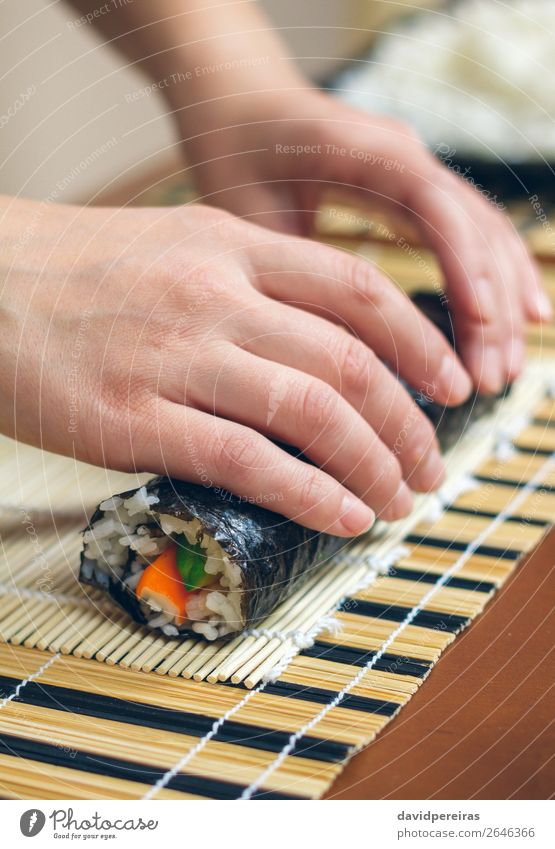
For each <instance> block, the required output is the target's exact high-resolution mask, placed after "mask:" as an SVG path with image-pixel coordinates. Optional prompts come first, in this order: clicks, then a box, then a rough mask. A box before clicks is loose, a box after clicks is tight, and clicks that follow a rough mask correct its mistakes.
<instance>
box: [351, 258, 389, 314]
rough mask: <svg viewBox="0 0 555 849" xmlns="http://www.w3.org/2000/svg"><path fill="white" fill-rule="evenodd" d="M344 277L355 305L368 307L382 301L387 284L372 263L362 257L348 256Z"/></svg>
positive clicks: (378, 304)
mask: <svg viewBox="0 0 555 849" xmlns="http://www.w3.org/2000/svg"><path fill="white" fill-rule="evenodd" d="M345 279H346V281H347V285H348V286H349V291H350V295H351V298H353V299H354V301H355V303H356V304H357V305H359V306H361V307H363V308H368V306H377V307H379V306H380V305H381V304H382V303H383V301H384V299H385V297H386V294H387V289H388V285H389V284H388V281H387V279H386V278H385V277H384V276H383V275H382V274H381V273H380V272H379V271H378V269H377V268H376V267H375V266H374V265H372V263H370V262H368V261H367V260H365V259H362V258H355V259H352V258H349V261H348V266H347V269H346V275H345Z"/></svg>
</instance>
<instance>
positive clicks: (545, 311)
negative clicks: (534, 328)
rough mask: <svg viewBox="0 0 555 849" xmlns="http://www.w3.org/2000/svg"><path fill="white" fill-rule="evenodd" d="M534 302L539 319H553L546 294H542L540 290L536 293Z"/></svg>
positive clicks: (551, 308)
mask: <svg viewBox="0 0 555 849" xmlns="http://www.w3.org/2000/svg"><path fill="white" fill-rule="evenodd" d="M534 301H535V306H536V309H537V311H538V315H539V317H540V318H541V319H542V320H543V321H550V320H551V319H552V318H553V307H552V306H551V301H550V300H549V298H548V296H547V294H546V293H545V292H542V290H541V289H540V291H539V292H537V293H536V295H535V297H534Z"/></svg>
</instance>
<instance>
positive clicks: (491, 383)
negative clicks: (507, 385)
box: [480, 345, 505, 395]
mask: <svg viewBox="0 0 555 849" xmlns="http://www.w3.org/2000/svg"><path fill="white" fill-rule="evenodd" d="M503 375H504V369H503V365H502V362H501V352H500V351H499V348H497V346H495V345H488V346H487V347H486V348H484V358H483V368H482V376H481V380H480V388H481V389H482V390H483V391H485V392H487V393H489V394H492V395H493V394H497V393H498V392H501V389H502V388H503V384H504V382H505V381H504V377H503Z"/></svg>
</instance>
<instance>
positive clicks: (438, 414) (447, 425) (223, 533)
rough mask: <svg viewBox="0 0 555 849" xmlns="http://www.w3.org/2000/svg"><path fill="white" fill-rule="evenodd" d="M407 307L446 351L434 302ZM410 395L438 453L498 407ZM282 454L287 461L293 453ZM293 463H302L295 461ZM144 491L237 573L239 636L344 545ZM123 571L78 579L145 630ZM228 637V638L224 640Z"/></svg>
mask: <svg viewBox="0 0 555 849" xmlns="http://www.w3.org/2000/svg"><path fill="white" fill-rule="evenodd" d="M413 300H414V301H415V303H416V304H417V305H418V306H419V308H420V309H422V311H423V312H424V313H425V314H426V315H427V316H428V317H429V318H431V320H432V321H433V322H434V323H435V324H437V326H438V327H439V328H440V329H441V330H442V331H443V333H444V334H445V336H446V337H447V338H448V339H449V340H450V342H451V344H453V333H452V325H451V321H450V316H449V313H448V311H447V310H446V309H445V308H444V306H443V304H442V302H441V300H440V298H439V297H438V296H437V295H429V294H427V293H418V294H417V295H415V296H414V298H413ZM409 391H410V393H411V395H412V397H413V398H414V400H415V402H416V403H417V404H418V405H419V407H420V408H421V409H422V411H423V412H424V413H425V414H426V415H427V416H428V417H429V418H430V420H431V421H432V422H433V424H434V425H435V426H436V430H437V436H438V439H439V442H440V445H441V446H442V448H444V449H445V448H447V447H449V446H450V445H452V444H453V442H455V441H456V440H457V439H458V438H459V436H460V435H461V433H462V432H463V431H464V429H465V428H466V426H467V425H468V424H469V422H470V421H472V420H474V419H475V418H477V417H478V416H481V415H483V414H484V413H485V412H488V411H489V410H490V409H492V407H493V406H494V404H495V403H496V401H497V398H495V397H484V396H477V395H473V396H471V398H469V400H468V401H466V402H465V403H464V404H461V405H460V406H457V407H452V408H445V407H443V406H442V405H440V404H436V403H434V402H433V401H432V400H430V399H428V398H426V397H424V396H423V395H422V394H421V393H420V394H419V393H417V392H416V391H415V390H413V389H410V388H409ZM288 450H290V451H292V453H293V449H288ZM295 453H296V454H297V453H298V452H295ZM298 456H299V457H300V459H305V458H303V457H302V455H298ZM146 489H147V492H148V494H149V495H156V496H157V497H158V498H159V503H157V504H155V505H153V509H154V510H155V511H156V513H163V514H167V515H171V516H177V517H179V518H182V519H185V520H186V521H188V520H190V519H193V518H194V519H198V520H199V522H200V523H201V525H202V527H203V529H204V530H205V532H206V533H207V534H208V535H209V536H211V537H213V538H214V539H215V540H216V541H217V542H218V543H219V544H220V545H221V547H222V549H223V550H224V551H225V552H226V553H227V554H228V555H229V557H230V558H231V560H232V561H233V562H234V563H236V564H237V565H238V566H239V568H240V569H241V572H242V575H243V596H242V614H243V620H244V626H243V627H244V628H249V627H254V626H256V625H258V624H259V623H260V621H261V620H262V619H264V618H265V617H266V616H267V615H268V614H269V613H270V612H271V611H272V610H273V609H274V608H275V607H277V605H278V604H279V603H280V602H282V601H284V600H285V599H286V598H287V597H288V596H290V595H291V593H292V592H293V591H294V590H296V589H297V588H298V587H299V586H300V585H301V584H302V583H303V582H304V581H305V580H307V578H308V577H309V575H310V574H311V571H312V570H313V569H314V568H316V567H320V566H321V565H322V564H323V563H325V562H326V561H327V560H329V559H330V557H332V556H333V555H334V554H335V553H337V552H338V551H339V549H340V548H342V547H343V546H345V545H346V544H347V541H346V540H344V539H341V538H339V537H333V536H330V535H329V534H322V533H317V532H315V531H310V530H308V529H307V528H304V527H302V526H301V525H298V524H297V523H296V522H292V521H290V520H288V519H285V518H284V517H283V516H280V515H278V514H276V513H274V512H272V511H270V510H266V509H265V508H263V507H261V506H260V505H258V504H254V503H252V502H250V501H246V500H244V499H241V498H237V497H236V496H234V495H232V494H231V493H229V492H225V491H223V490H221V489H219V488H211V487H205V486H200V485H198V484H192V483H185V482H183V481H178V480H174V479H170V478H167V477H158V478H154V479H153V480H151V481H150V482H149V483H148V484H147V485H146ZM133 493H134V490H130V491H128V492H125V493H121V494H120V497H122V498H129V497H131V496H132V495H133ZM102 515H103V511H101V510H100V509H97V510H96V512H95V513H94V515H93V516H92V518H91V520H90V523H89V526H88V527H89V528H90V527H91V526H92V525H93V524H94V523H95V522H96V521H98V520H99V519H100V518H101V517H102ZM130 559H131V552H130ZM129 568H130V567H129V565H128V566H127V568H126V571H125V572H124V574H123V578H122V579H120V578H118V577H117V576H116V575H113V574H112V575H110V576H108V575H106V576H105V578H104V582H102V581H100V580H99V579H97V578H96V577H95V576H94V575H93V577H92V578H88V577H86V576H85V574H84V571H83V554H82V555H81V571H80V576H79V579H80V581H82V582H83V583H85V584H91V585H93V586H95V587H99V588H101V589H103V590H105V591H106V592H107V593H108V595H109V596H110V597H111V598H112V599H113V600H114V601H115V602H116V603H117V604H119V605H120V606H121V607H122V608H123V609H124V610H126V611H127V612H128V613H129V614H130V615H131V616H132V618H133V619H134V620H135V621H137V622H139V623H141V624H145V623H146V619H145V616H144V614H143V611H142V610H141V606H140V604H139V602H138V601H137V598H136V596H135V593H134V592H133V591H132V590H129V589H128V588H127V587H126V585H125V584H124V582H123V579H124V578H125V577H127V575H128V574H129ZM234 633H237V632H234ZM189 634H190V632H189V631H187V630H186V629H180V635H183V636H184V637H185V636H187V635H189ZM233 636H234V634H229V635H227V636H226V637H225V639H228V638H231V637H233Z"/></svg>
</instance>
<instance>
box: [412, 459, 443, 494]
mask: <svg viewBox="0 0 555 849" xmlns="http://www.w3.org/2000/svg"><path fill="white" fill-rule="evenodd" d="M416 477H417V478H418V483H419V484H420V486H421V487H422V489H424V490H425V491H426V492H427V491H429V490H433V489H437V488H438V486H440V485H441V483H442V482H443V479H444V478H445V469H444V468H443V462H442V460H441V457H440V455H439V454H438V453H437V451H431V452H430V453H429V454H428V456H427V457H426V459H425V460H422V462H421V463H420V465H419V466H417V468H416Z"/></svg>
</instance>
